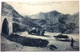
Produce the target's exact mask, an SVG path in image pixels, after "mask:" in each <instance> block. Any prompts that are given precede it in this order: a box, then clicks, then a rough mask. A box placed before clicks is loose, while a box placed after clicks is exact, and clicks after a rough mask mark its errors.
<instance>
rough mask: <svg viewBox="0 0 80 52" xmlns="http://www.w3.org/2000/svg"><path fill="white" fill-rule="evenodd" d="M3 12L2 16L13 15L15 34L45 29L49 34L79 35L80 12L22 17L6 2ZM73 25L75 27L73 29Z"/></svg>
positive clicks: (47, 13)
mask: <svg viewBox="0 0 80 52" xmlns="http://www.w3.org/2000/svg"><path fill="white" fill-rule="evenodd" d="M1 12H2V13H1V15H2V16H6V15H7V14H10V15H12V18H13V19H12V20H13V29H14V30H13V31H14V32H17V31H27V30H28V29H30V28H32V27H38V28H41V27H43V28H44V29H46V31H49V32H61V33H79V12H77V13H75V14H74V15H70V14H62V13H60V12H58V11H56V10H54V11H50V12H46V13H43V12H40V13H38V14H35V15H31V16H27V15H26V16H22V15H20V14H19V13H18V12H17V11H16V10H15V9H14V8H13V7H12V6H11V5H9V4H7V3H5V2H3V3H2V10H1ZM71 25H72V26H75V27H74V28H72V27H71ZM68 27H69V28H68ZM63 31H65V32H63Z"/></svg>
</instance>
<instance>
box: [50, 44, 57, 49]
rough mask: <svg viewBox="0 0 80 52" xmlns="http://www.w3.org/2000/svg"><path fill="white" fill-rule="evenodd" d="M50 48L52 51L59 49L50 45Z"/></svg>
mask: <svg viewBox="0 0 80 52" xmlns="http://www.w3.org/2000/svg"><path fill="white" fill-rule="evenodd" d="M48 48H49V49H50V50H54V49H57V47H56V46H54V45H49V46H48Z"/></svg>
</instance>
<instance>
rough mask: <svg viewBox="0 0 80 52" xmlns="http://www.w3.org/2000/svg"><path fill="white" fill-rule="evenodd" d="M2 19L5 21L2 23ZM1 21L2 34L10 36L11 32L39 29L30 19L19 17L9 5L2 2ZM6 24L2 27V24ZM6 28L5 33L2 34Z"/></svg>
mask: <svg viewBox="0 0 80 52" xmlns="http://www.w3.org/2000/svg"><path fill="white" fill-rule="evenodd" d="M4 19H6V20H5V21H6V22H7V24H6V22H4ZM1 21H2V29H1V30H2V33H5V34H11V33H12V32H19V31H27V30H28V28H32V27H39V26H38V25H37V24H36V23H35V22H34V21H33V20H32V19H30V18H29V17H27V16H26V17H23V16H21V15H20V14H19V13H18V12H17V11H16V10H15V9H14V8H13V7H12V6H11V5H9V4H7V3H5V2H2V10H1ZM3 22H4V24H6V25H4V24H3ZM4 28H6V32H8V33H6V32H4Z"/></svg>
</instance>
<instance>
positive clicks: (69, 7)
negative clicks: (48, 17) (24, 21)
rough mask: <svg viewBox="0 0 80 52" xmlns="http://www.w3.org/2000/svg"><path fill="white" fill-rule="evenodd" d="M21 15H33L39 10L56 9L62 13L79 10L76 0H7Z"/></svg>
mask: <svg viewBox="0 0 80 52" xmlns="http://www.w3.org/2000/svg"><path fill="white" fill-rule="evenodd" d="M7 3H8V4H10V5H11V6H13V8H14V9H15V10H16V11H18V13H20V14H22V15H33V14H37V13H39V12H50V11H53V10H57V11H58V12H61V13H63V14H71V15H72V14H74V13H76V12H78V11H79V2H78V1H37V2H35V1H34V2H32V1H31V2H10V1H9V2H7Z"/></svg>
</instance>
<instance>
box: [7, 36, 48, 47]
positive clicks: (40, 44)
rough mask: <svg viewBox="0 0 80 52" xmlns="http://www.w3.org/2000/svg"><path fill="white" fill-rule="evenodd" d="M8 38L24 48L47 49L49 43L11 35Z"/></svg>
mask: <svg viewBox="0 0 80 52" xmlns="http://www.w3.org/2000/svg"><path fill="white" fill-rule="evenodd" d="M6 38H7V39H9V40H10V41H14V42H17V43H20V44H22V45H24V46H36V47H46V46H47V44H48V43H49V42H48V41H47V40H42V39H38V38H28V37H22V36H19V35H10V36H8V37H6Z"/></svg>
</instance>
